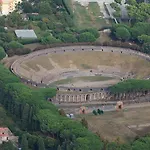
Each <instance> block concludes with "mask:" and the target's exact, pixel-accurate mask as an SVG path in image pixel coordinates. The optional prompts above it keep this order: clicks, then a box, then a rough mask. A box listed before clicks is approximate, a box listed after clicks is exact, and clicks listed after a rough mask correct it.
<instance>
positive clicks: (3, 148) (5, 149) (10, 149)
mask: <svg viewBox="0 0 150 150" xmlns="http://www.w3.org/2000/svg"><path fill="white" fill-rule="evenodd" d="M0 150H17V148H16V147H14V145H13V143H12V142H10V141H8V142H4V143H3V144H1V145H0Z"/></svg>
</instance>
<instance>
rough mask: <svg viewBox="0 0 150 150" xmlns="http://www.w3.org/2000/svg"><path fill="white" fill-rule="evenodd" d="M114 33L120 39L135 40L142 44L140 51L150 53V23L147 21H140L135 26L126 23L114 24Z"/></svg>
mask: <svg viewBox="0 0 150 150" xmlns="http://www.w3.org/2000/svg"><path fill="white" fill-rule="evenodd" d="M112 35H113V36H114V37H115V38H117V39H119V40H123V41H135V42H136V43H137V44H139V45H140V46H141V48H140V49H139V50H140V51H142V52H145V53H148V54H149V53H150V50H149V48H148V45H149V43H150V24H149V23H147V22H138V23H135V24H134V25H133V26H129V25H126V24H117V25H114V26H113V28H112Z"/></svg>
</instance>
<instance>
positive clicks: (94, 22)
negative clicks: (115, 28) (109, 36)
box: [69, 0, 110, 29]
mask: <svg viewBox="0 0 150 150" xmlns="http://www.w3.org/2000/svg"><path fill="white" fill-rule="evenodd" d="M69 3H71V0H70V2H69ZM69 6H70V7H71V9H72V10H74V18H73V19H74V24H75V26H76V27H77V28H78V29H85V28H90V27H94V28H96V29H102V28H103V27H109V26H110V24H109V23H106V20H105V19H104V18H103V14H102V13H101V10H100V7H99V5H98V3H97V2H90V3H89V4H88V6H87V7H84V6H82V5H81V4H80V3H78V2H76V3H74V4H70V5H69Z"/></svg>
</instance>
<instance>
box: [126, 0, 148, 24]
mask: <svg viewBox="0 0 150 150" xmlns="http://www.w3.org/2000/svg"><path fill="white" fill-rule="evenodd" d="M127 10H128V14H129V16H130V18H131V19H134V20H136V21H141V22H142V21H147V19H149V17H150V12H149V10H150V4H148V3H140V4H136V5H128V6H127Z"/></svg>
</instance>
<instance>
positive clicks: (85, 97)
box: [54, 91, 150, 103]
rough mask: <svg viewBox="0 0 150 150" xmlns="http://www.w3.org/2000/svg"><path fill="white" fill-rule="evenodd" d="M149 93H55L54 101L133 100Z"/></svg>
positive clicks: (149, 92)
mask: <svg viewBox="0 0 150 150" xmlns="http://www.w3.org/2000/svg"><path fill="white" fill-rule="evenodd" d="M147 95H150V91H140V92H129V93H116V94H111V93H110V92H106V91H101V92H88V93H74V92H70V93H59V92H58V93H57V94H56V97H55V98H54V102H56V103H85V102H93V101H100V102H103V101H105V102H107V101H119V100H123V101H129V100H134V99H137V98H139V97H142V96H147Z"/></svg>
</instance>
